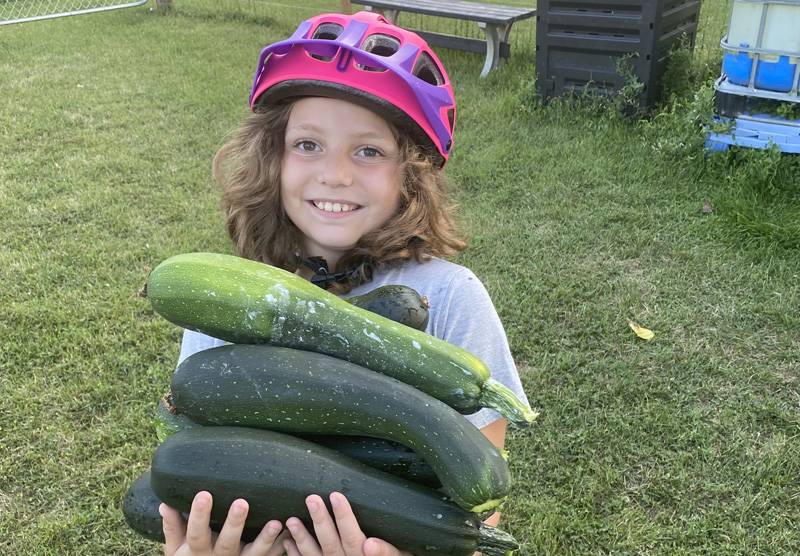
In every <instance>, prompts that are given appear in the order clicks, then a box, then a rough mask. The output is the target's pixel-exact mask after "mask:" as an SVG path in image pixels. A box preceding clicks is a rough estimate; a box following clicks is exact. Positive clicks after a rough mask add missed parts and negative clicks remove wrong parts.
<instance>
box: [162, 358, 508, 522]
mask: <svg viewBox="0 0 800 556" xmlns="http://www.w3.org/2000/svg"><path fill="white" fill-rule="evenodd" d="M171 392H172V402H173V403H174V404H175V407H176V408H177V409H178V411H179V412H180V413H182V414H184V415H186V416H187V417H189V418H190V419H191V420H192V421H194V422H196V423H199V424H201V425H231V426H233V425H236V426H242V427H254V428H264V429H270V430H277V431H282V432H289V433H301V434H302V433H305V434H343V435H367V436H374V437H378V438H385V439H387V440H392V441H395V442H399V443H401V444H403V445H404V446H408V447H409V448H411V449H412V450H414V452H416V453H417V454H419V456H420V457H421V458H422V459H424V460H425V461H426V462H427V463H428V464H429V465H430V466H431V467H432V468H433V471H434V473H436V476H437V477H439V480H440V481H441V483H442V486H443V488H444V491H445V492H446V493H447V495H448V496H450V497H451V498H452V499H453V501H454V502H455V503H456V504H458V505H459V506H461V507H462V508H464V509H466V510H469V511H472V512H476V513H481V512H485V511H488V510H490V509H492V508H495V507H497V506H498V505H499V504H500V503H501V502H502V500H503V499H504V498H505V496H506V495H507V494H508V489H509V482H510V478H509V470H508V464H507V463H506V460H505V459H504V458H503V456H502V454H501V453H500V451H499V450H498V449H497V448H496V447H495V446H494V445H493V444H492V443H491V442H489V440H488V439H487V438H486V437H485V436H484V435H483V433H481V431H480V430H478V429H477V428H476V427H475V426H474V425H473V424H472V423H470V422H469V421H467V419H465V418H464V416H463V415H460V414H459V413H458V412H456V411H454V410H453V409H452V408H450V407H448V406H447V405H445V404H444V403H442V402H440V401H438V400H436V399H435V398H432V397H430V396H428V395H427V394H425V393H423V392H420V391H419V390H417V389H416V388H413V387H411V386H409V385H408V384H403V383H402V382H400V381H398V380H395V379H393V378H391V377H388V376H385V375H382V374H380V373H375V372H372V371H370V370H369V369H364V368H362V367H359V366H358V365H354V364H353V363H349V362H347V361H342V360H341V359H336V358H333V357H329V356H327V355H322V354H320V353H313V352H308V351H300V350H296V349H290V348H282V347H276V346H269V345H243V344H239V345H236V344H234V345H224V346H219V347H215V348H212V349H207V350H203V351H199V352H197V353H195V354H193V355H190V356H189V357H187V358H186V359H184V360H183V361H182V362H181V364H180V365H178V368H177V369H176V370H175V373H174V374H173V375H172V387H171Z"/></svg>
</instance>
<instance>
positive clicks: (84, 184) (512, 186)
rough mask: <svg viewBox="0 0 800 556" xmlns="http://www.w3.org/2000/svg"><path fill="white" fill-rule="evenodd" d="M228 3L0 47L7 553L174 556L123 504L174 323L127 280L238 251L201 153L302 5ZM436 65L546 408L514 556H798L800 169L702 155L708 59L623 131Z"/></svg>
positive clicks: (510, 322) (518, 336)
mask: <svg viewBox="0 0 800 556" xmlns="http://www.w3.org/2000/svg"><path fill="white" fill-rule="evenodd" d="M708 6H711V3H707V5H706V7H704V9H709V10H712V9H713V8H709V7H708ZM709 13H712V14H713V12H709ZM226 14H227V12H224V11H223V12H221V13H219V14H217V15H216V16H215V15H213V14H211V15H208V14H204V13H202V12H191V11H189V10H186V11H184V12H181V10H177V11H176V13H175V14H173V15H170V16H167V17H162V16H159V15H158V14H155V13H151V12H149V11H148V10H147V9H144V8H143V9H136V10H128V11H120V12H113V13H108V14H102V15H95V16H85V17H74V18H67V19H63V20H55V21H49V22H40V23H36V24H26V25H19V26H10V27H5V28H2V29H1V30H0V92H2V94H1V95H0V129H2V134H0V160H2V162H0V206H2V208H3V210H2V211H0V277H2V288H0V307H1V308H2V309H0V441H1V442H2V450H0V552H2V553H3V554H14V555H29V554H30V555H50V554H52V555H56V554H58V555H64V554H76V555H94V554H97V555H101V554H102V555H107V554H131V555H133V554H158V553H159V547H158V546H157V545H155V544H154V543H150V542H148V541H144V540H142V539H140V538H139V537H138V536H136V535H135V534H134V533H132V532H131V531H130V530H129V529H128V528H127V526H126V524H125V522H124V520H123V518H122V514H121V499H122V496H123V494H124V492H125V490H126V489H127V487H128V486H129V485H130V484H131V482H132V481H133V480H134V479H135V478H136V477H137V476H138V475H139V473H141V472H142V471H143V470H144V469H146V468H147V466H148V465H149V459H150V457H151V455H152V453H153V450H154V448H155V446H156V441H155V436H154V433H153V429H152V421H153V412H154V408H155V404H156V400H157V398H158V397H159V395H160V394H161V393H163V392H164V391H165V390H166V389H167V387H168V384H169V380H170V374H171V372H172V369H173V368H174V364H175V361H176V358H177V354H178V346H179V338H180V330H179V329H177V328H176V327H174V326H173V325H171V324H169V323H167V322H166V321H164V320H163V319H161V318H160V317H158V316H157V315H155V314H154V313H153V311H152V310H151V309H150V307H149V305H148V304H147V302H146V300H144V299H142V298H140V297H138V296H137V292H138V290H139V289H140V287H141V286H142V284H143V283H144V280H145V278H146V275H147V272H148V270H149V269H151V268H152V267H153V266H155V265H156V264H158V263H159V262H160V261H162V260H163V259H165V258H166V257H168V256H170V255H173V254H177V253H181V252H188V251H199V250H206V251H218V252H226V253H227V252H231V247H230V245H229V241H228V238H227V236H226V233H225V230H224V226H223V219H222V216H221V214H220V211H219V209H218V192H217V190H216V188H215V186H214V184H213V182H212V180H211V178H210V170H209V166H210V160H211V157H212V156H213V153H214V152H215V150H216V149H217V148H218V147H219V146H220V144H221V143H222V141H223V140H224V136H225V134H226V133H228V132H229V131H230V130H231V129H232V128H233V127H234V126H235V125H236V123H237V121H238V120H239V118H240V117H241V116H242V115H243V114H244V112H245V110H246V98H247V94H248V92H249V87H250V85H251V78H252V72H253V70H254V67H255V62H256V58H257V54H258V51H259V49H260V48H261V47H262V46H263V45H264V44H266V43H268V42H270V41H273V40H278V39H281V38H284V37H285V36H287V35H288V34H289V33H290V32H291V30H292V29H293V28H294V25H295V24H296V20H297V19H299V17H301V16H299V15H298V16H297V17H294V18H290V17H288V16H286V15H280V17H278V16H275V17H272V16H269V15H264V14H263V13H262V12H258V13H257V14H256V15H253V16H252V17H249V18H248V17H243V16H241V14H233V15H231V14H227V15H226ZM302 15H306V14H305V13H304V14H302ZM704 15H705V16H706V17H708V16H709V14H704ZM442 55H443V59H444V62H445V64H446V65H447V67H448V69H449V70H450V73H451V76H452V78H453V82H454V86H455V89H456V92H457V95H458V99H459V122H458V131H457V146H456V149H455V153H454V155H453V158H452V160H451V163H450V164H449V166H448V170H449V172H450V174H451V176H452V177H453V182H454V193H455V197H456V200H457V201H458V204H459V205H460V210H461V215H462V221H463V225H464V229H465V231H466V232H467V233H468V235H469V237H470V239H471V248H470V250H469V251H467V252H465V253H464V254H462V255H461V256H459V257H458V258H457V260H458V261H459V262H461V263H463V264H466V265H468V266H470V267H471V268H472V269H474V270H475V272H476V273H477V274H478V275H479V276H480V277H481V278H482V279H483V280H484V282H485V284H486V286H487V288H488V289H489V291H490V293H491V294H492V297H493V299H494V300H495V303H496V305H497V308H498V311H499V312H500V315H501V317H502V319H503V321H504V323H505V325H506V329H507V332H508V335H509V340H510V343H511V346H512V349H513V352H514V355H515V357H516V359H517V360H518V362H519V365H520V369H521V372H522V378H523V381H524V384H525V387H526V390H527V392H528V395H529V397H530V399H531V402H532V403H533V404H534V405H535V406H536V407H537V408H539V409H540V410H541V417H540V419H539V421H538V423H537V424H536V426H535V427H534V428H533V429H532V431H530V432H516V431H515V432H513V433H512V434H511V435H510V437H509V442H508V448H509V450H510V452H511V460H510V461H511V465H512V471H513V473H514V478H515V481H516V486H515V488H514V493H513V495H512V497H511V498H510V500H509V501H508V503H507V505H506V507H505V509H504V512H505V515H504V518H503V524H502V526H503V528H505V529H507V530H509V531H510V532H512V533H513V534H514V535H515V536H516V537H517V538H518V539H519V540H520V541H521V542H522V543H523V545H524V546H523V548H522V550H521V551H520V554H521V555H525V556H528V555H531V556H532V555H539V554H553V555H562V554H564V555H578V554H616V555H623V554H670V555H671V554H680V555H683V554H687V555H688V554H692V555H700V554H742V555H744V554H747V555H752V554H757V555H778V554H786V555H789V554H797V553H799V552H800V531H798V527H797V523H798V522H800V483H799V482H798V481H799V479H798V477H800V463H798V462H800V447H799V446H800V439H799V438H798V435H799V434H800V384H798V374H799V371H798V367H800V364H798V358H799V357H800V319H798V310H797V309H798V306H800V287H799V286H798V283H799V280H800V259H799V258H798V247H800V226H798V222H799V221H800V220H798V216H800V189H799V184H798V177H797V176H798V170H800V164H798V161H797V157H787V156H780V155H778V154H776V153H768V152H767V153H765V152H747V151H738V152H732V153H729V154H724V155H714V156H706V155H704V153H703V152H702V149H701V147H702V142H703V137H702V133H701V124H702V122H703V120H704V118H707V117H708V115H709V112H710V89H709V83H710V80H711V79H712V77H713V73H714V72H716V71H718V67H719V66H718V60H717V62H716V63H717V65H716V67H715V61H714V60H713V59H712V60H710V61H709V60H695V61H694V62H691V63H688V62H687V63H686V66H685V67H680V64H677V66H676V68H677V69H676V70H675V72H674V75H673V78H672V79H673V80H672V86H671V90H672V92H673V93H674V95H675V96H674V97H673V100H672V101H670V102H667V103H665V105H664V106H662V107H661V108H660V109H659V110H658V111H657V112H656V113H655V114H654V115H652V116H651V117H649V118H648V119H644V120H641V121H629V120H624V119H622V118H620V117H618V116H617V115H616V112H615V111H614V109H613V106H609V105H607V104H602V103H600V102H595V101H591V100H584V101H581V102H575V103H569V102H554V103H550V104H549V105H546V106H545V105H542V104H541V103H540V102H539V101H538V99H537V98H536V96H535V94H534V91H535V88H534V75H535V69H534V67H533V65H532V64H531V62H530V60H529V57H524V56H515V57H514V58H512V61H511V63H510V64H508V65H506V66H505V67H503V68H502V69H501V70H500V71H499V72H497V73H496V74H494V75H493V76H491V77H490V78H489V79H486V80H479V79H478V78H477V74H478V72H479V69H480V66H481V63H482V60H481V59H480V57H479V56H474V55H468V54H463V53H457V52H449V51H442ZM678 61H679V62H680V61H681V59H680V58H678ZM684 62H685V60H684ZM704 206H705V207H706V210H705V211H704V210H703V207H704ZM476 318H480V317H479V316H476ZM629 320H634V321H636V322H638V323H640V324H642V325H644V326H646V327H648V328H651V329H652V330H654V332H655V338H654V339H653V340H652V341H650V342H645V341H642V340H640V339H638V338H637V337H636V336H635V335H634V334H633V333H632V331H631V330H630V328H629V327H628V321H629Z"/></svg>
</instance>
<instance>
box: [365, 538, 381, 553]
mask: <svg viewBox="0 0 800 556" xmlns="http://www.w3.org/2000/svg"><path fill="white" fill-rule="evenodd" d="M377 553H378V545H377V544H376V543H375V541H373V540H372V539H367V540H366V541H365V542H364V554H368V555H372V554H377Z"/></svg>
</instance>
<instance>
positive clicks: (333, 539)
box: [295, 494, 363, 556]
mask: <svg viewBox="0 0 800 556" xmlns="http://www.w3.org/2000/svg"><path fill="white" fill-rule="evenodd" d="M306 507H307V508H308V513H309V514H311V521H313V522H314V532H315V533H316V534H317V543H319V548H320V550H322V553H323V554H324V555H325V556H344V554H345V548H344V547H343V546H342V539H340V538H339V534H340V531H339V530H338V529H337V528H336V523H335V522H334V521H333V518H332V517H331V514H329V513H328V508H326V507H325V501H324V500H323V499H322V498H321V497H319V496H317V495H316V494H312V495H311V496H309V497H308V498H306ZM295 539H296V537H295ZM362 542H363V541H362ZM300 548H302V547H300ZM358 548H359V549H360V548H361V543H359V545H358Z"/></svg>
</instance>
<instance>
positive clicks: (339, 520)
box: [331, 492, 367, 555]
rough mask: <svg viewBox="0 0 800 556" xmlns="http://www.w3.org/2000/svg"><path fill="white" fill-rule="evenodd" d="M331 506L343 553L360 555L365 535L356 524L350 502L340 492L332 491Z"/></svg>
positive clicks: (365, 538)
mask: <svg viewBox="0 0 800 556" xmlns="http://www.w3.org/2000/svg"><path fill="white" fill-rule="evenodd" d="M331 506H333V515H334V516H335V517H336V526H337V528H338V530H339V538H340V539H341V541H340V542H341V543H342V547H343V548H344V551H345V553H346V554H359V555H360V554H361V552H362V550H363V547H364V541H365V540H367V537H366V535H364V532H363V531H362V530H361V526H360V525H359V524H358V520H357V519H356V516H355V514H354V513H353V508H351V507H350V502H348V501H347V498H346V497H345V495H344V494H342V493H341V492H332V493H331Z"/></svg>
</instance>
